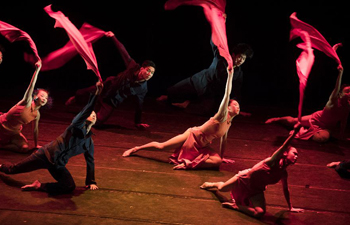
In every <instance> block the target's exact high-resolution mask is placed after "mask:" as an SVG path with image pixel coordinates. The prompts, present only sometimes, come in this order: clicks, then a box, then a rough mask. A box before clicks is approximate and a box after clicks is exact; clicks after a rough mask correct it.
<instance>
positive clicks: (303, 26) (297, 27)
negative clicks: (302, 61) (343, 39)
mask: <svg viewBox="0 0 350 225" xmlns="http://www.w3.org/2000/svg"><path fill="white" fill-rule="evenodd" d="M290 23H291V26H292V29H291V31H290V40H292V39H294V38H296V37H299V36H300V32H302V31H306V32H307V33H308V34H309V36H310V40H311V46H312V47H313V48H316V49H318V50H320V51H322V52H324V53H325V54H326V55H327V56H329V57H331V58H333V59H335V60H336V61H337V63H338V64H339V65H341V62H340V59H339V57H338V54H337V53H336V52H335V50H334V48H332V46H331V45H330V44H329V43H328V42H327V40H326V39H325V38H324V37H323V36H322V34H321V33H320V32H318V31H317V30H316V29H315V28H314V27H313V26H311V25H309V24H307V23H305V22H303V21H301V20H299V19H298V18H297V17H296V13H295V12H294V13H292V15H291V16H290ZM303 41H305V40H303Z"/></svg>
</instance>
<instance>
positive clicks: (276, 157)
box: [266, 123, 301, 166]
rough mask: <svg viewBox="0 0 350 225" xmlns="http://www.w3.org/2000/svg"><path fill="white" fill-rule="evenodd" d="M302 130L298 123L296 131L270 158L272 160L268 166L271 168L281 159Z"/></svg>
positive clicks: (268, 162) (295, 127)
mask: <svg viewBox="0 0 350 225" xmlns="http://www.w3.org/2000/svg"><path fill="white" fill-rule="evenodd" d="M300 128H301V124H300V123H297V124H296V125H295V126H294V130H293V131H292V133H291V134H290V135H289V137H288V138H287V139H286V140H285V141H284V143H283V144H282V146H281V147H279V149H277V150H276V151H275V152H274V153H273V154H272V156H271V157H270V159H269V160H268V161H266V164H267V165H269V166H271V165H274V164H275V162H277V161H278V160H280V159H281V157H282V155H283V152H284V151H286V150H287V148H288V146H289V145H290V143H291V142H292V140H293V139H294V137H295V135H296V134H297V133H298V132H299V130H300Z"/></svg>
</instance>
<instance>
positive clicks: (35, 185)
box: [21, 180, 41, 191]
mask: <svg viewBox="0 0 350 225" xmlns="http://www.w3.org/2000/svg"><path fill="white" fill-rule="evenodd" d="M40 187H41V183H40V182H39V181H38V180H36V181H34V182H33V183H32V184H27V185H24V186H22V187H21V188H22V190H23V191H36V190H38V189H39V188H40Z"/></svg>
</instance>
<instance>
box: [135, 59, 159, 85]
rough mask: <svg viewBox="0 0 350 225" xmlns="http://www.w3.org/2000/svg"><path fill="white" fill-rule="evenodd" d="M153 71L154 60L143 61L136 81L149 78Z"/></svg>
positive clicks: (154, 67)
mask: <svg viewBox="0 0 350 225" xmlns="http://www.w3.org/2000/svg"><path fill="white" fill-rule="evenodd" d="M155 71H156V64H155V63H154V62H152V61H151V60H146V61H144V62H143V63H142V65H141V68H140V71H139V73H138V81H139V82H142V81H146V80H149V79H151V78H152V77H153V74H154V72H155Z"/></svg>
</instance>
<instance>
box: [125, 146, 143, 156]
mask: <svg viewBox="0 0 350 225" xmlns="http://www.w3.org/2000/svg"><path fill="white" fill-rule="evenodd" d="M138 149H139V148H138V147H134V148H132V149H129V150H126V151H125V152H124V153H123V157H128V156H130V155H132V154H133V153H135V152H136V151H137V150H138Z"/></svg>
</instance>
